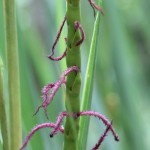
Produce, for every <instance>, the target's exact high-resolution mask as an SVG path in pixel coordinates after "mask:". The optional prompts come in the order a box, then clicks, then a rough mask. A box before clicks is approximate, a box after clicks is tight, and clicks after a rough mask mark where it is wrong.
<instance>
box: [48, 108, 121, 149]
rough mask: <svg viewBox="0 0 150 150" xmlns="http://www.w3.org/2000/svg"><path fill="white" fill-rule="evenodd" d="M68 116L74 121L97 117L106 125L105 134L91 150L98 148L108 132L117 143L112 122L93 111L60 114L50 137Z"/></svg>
mask: <svg viewBox="0 0 150 150" xmlns="http://www.w3.org/2000/svg"><path fill="white" fill-rule="evenodd" d="M69 116H72V117H74V118H75V119H77V118H78V117H81V116H94V117H97V118H99V119H100V120H102V122H103V123H104V124H105V125H106V127H107V128H106V130H105V132H104V133H103V135H102V136H101V137H100V138H99V140H98V142H97V143H96V144H95V146H94V147H93V148H92V150H96V149H98V147H99V146H100V145H101V143H102V142H103V141H104V138H105V137H106V135H107V133H108V131H109V130H110V131H111V132H112V134H113V136H114V139H115V141H119V138H118V136H117V134H116V133H115V131H114V129H113V127H112V122H109V121H108V119H107V118H106V117H105V116H103V115H102V114H100V113H97V112H94V111H83V112H79V113H73V114H69V113H68V112H61V113H60V114H59V116H58V118H57V121H56V124H55V125H56V126H55V127H54V129H53V131H52V132H51V133H50V137H53V136H54V135H55V134H56V133H57V131H58V129H59V128H60V125H61V123H62V121H63V118H64V117H69Z"/></svg>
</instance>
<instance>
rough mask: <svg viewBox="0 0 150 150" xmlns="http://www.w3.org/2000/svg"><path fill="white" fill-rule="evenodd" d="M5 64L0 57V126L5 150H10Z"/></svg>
mask: <svg viewBox="0 0 150 150" xmlns="http://www.w3.org/2000/svg"><path fill="white" fill-rule="evenodd" d="M3 80H4V79H3V62H2V59H1V57H0V124H1V131H2V139H3V150H9V139H8V124H7V115H6V109H5V108H6V106H5V104H6V103H5V99H4V84H3Z"/></svg>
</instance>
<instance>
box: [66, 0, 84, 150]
mask: <svg viewBox="0 0 150 150" xmlns="http://www.w3.org/2000/svg"><path fill="white" fill-rule="evenodd" d="M79 2H80V1H79V0H67V13H66V19H67V25H68V36H67V55H66V63H67V67H70V66H77V67H78V68H79V69H80V68H81V59H80V47H79V46H76V45H75V43H76V42H77V41H79V40H80V34H79V31H78V30H77V31H76V30H75V26H74V23H75V21H79V22H80V3H79ZM80 86H81V77H80V72H78V73H74V72H73V73H70V74H69V75H68V77H67V83H66V98H65V105H66V109H67V111H68V112H69V113H71V112H79V111H80ZM78 131H79V119H72V117H68V118H66V124H65V135H64V150H70V149H72V150H77V141H78Z"/></svg>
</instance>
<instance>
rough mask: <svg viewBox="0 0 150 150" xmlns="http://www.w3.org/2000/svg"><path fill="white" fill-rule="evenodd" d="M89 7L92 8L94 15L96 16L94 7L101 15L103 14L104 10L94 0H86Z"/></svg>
mask: <svg viewBox="0 0 150 150" xmlns="http://www.w3.org/2000/svg"><path fill="white" fill-rule="evenodd" d="M88 1H89V3H90V5H91V7H92V8H93V11H94V17H95V16H96V13H95V9H96V10H98V11H99V12H100V13H101V14H102V15H104V11H103V9H102V7H100V6H98V5H97V4H96V3H95V2H94V0H88Z"/></svg>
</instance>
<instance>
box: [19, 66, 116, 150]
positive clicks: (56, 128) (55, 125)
mask: <svg viewBox="0 0 150 150" xmlns="http://www.w3.org/2000/svg"><path fill="white" fill-rule="evenodd" d="M76 69H77V68H76ZM70 71H71V69H70V70H67V71H66V72H64V76H65V75H67V74H68V73H70ZM45 88H46V87H45ZM45 90H46V91H47V88H46V89H45ZM71 116H72V117H73V118H74V119H77V118H79V117H82V116H93V117H96V118H98V119H100V120H102V122H103V123H104V125H105V126H106V130H105V131H104V133H103V134H102V135H101V136H100V138H99V140H98V142H97V143H96V144H95V145H94V147H93V148H92V150H97V149H98V148H99V147H100V145H101V144H102V142H103V141H104V139H105V137H106V136H107V133H108V132H109V131H111V132H112V135H113V136H114V139H115V141H119V138H118V136H117V134H116V132H115V131H114V129H113V127H112V122H109V120H108V119H107V118H106V117H105V116H103V115H102V114H100V113H98V112H94V111H82V112H79V113H68V112H61V113H60V114H59V116H58V118H57V121H56V123H42V124H40V125H37V126H36V127H34V128H33V129H32V130H31V131H30V133H29V134H28V135H27V137H26V139H25V141H24V143H23V145H22V147H21V148H20V150H23V149H24V148H25V147H26V146H27V144H28V142H29V141H30V139H31V137H32V136H33V135H34V133H35V132H37V131H38V130H40V129H42V128H53V130H52V132H51V133H50V137H51V138H52V137H53V136H54V135H55V134H57V133H58V132H61V133H64V128H63V127H62V126H61V123H62V121H63V119H64V117H71Z"/></svg>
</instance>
